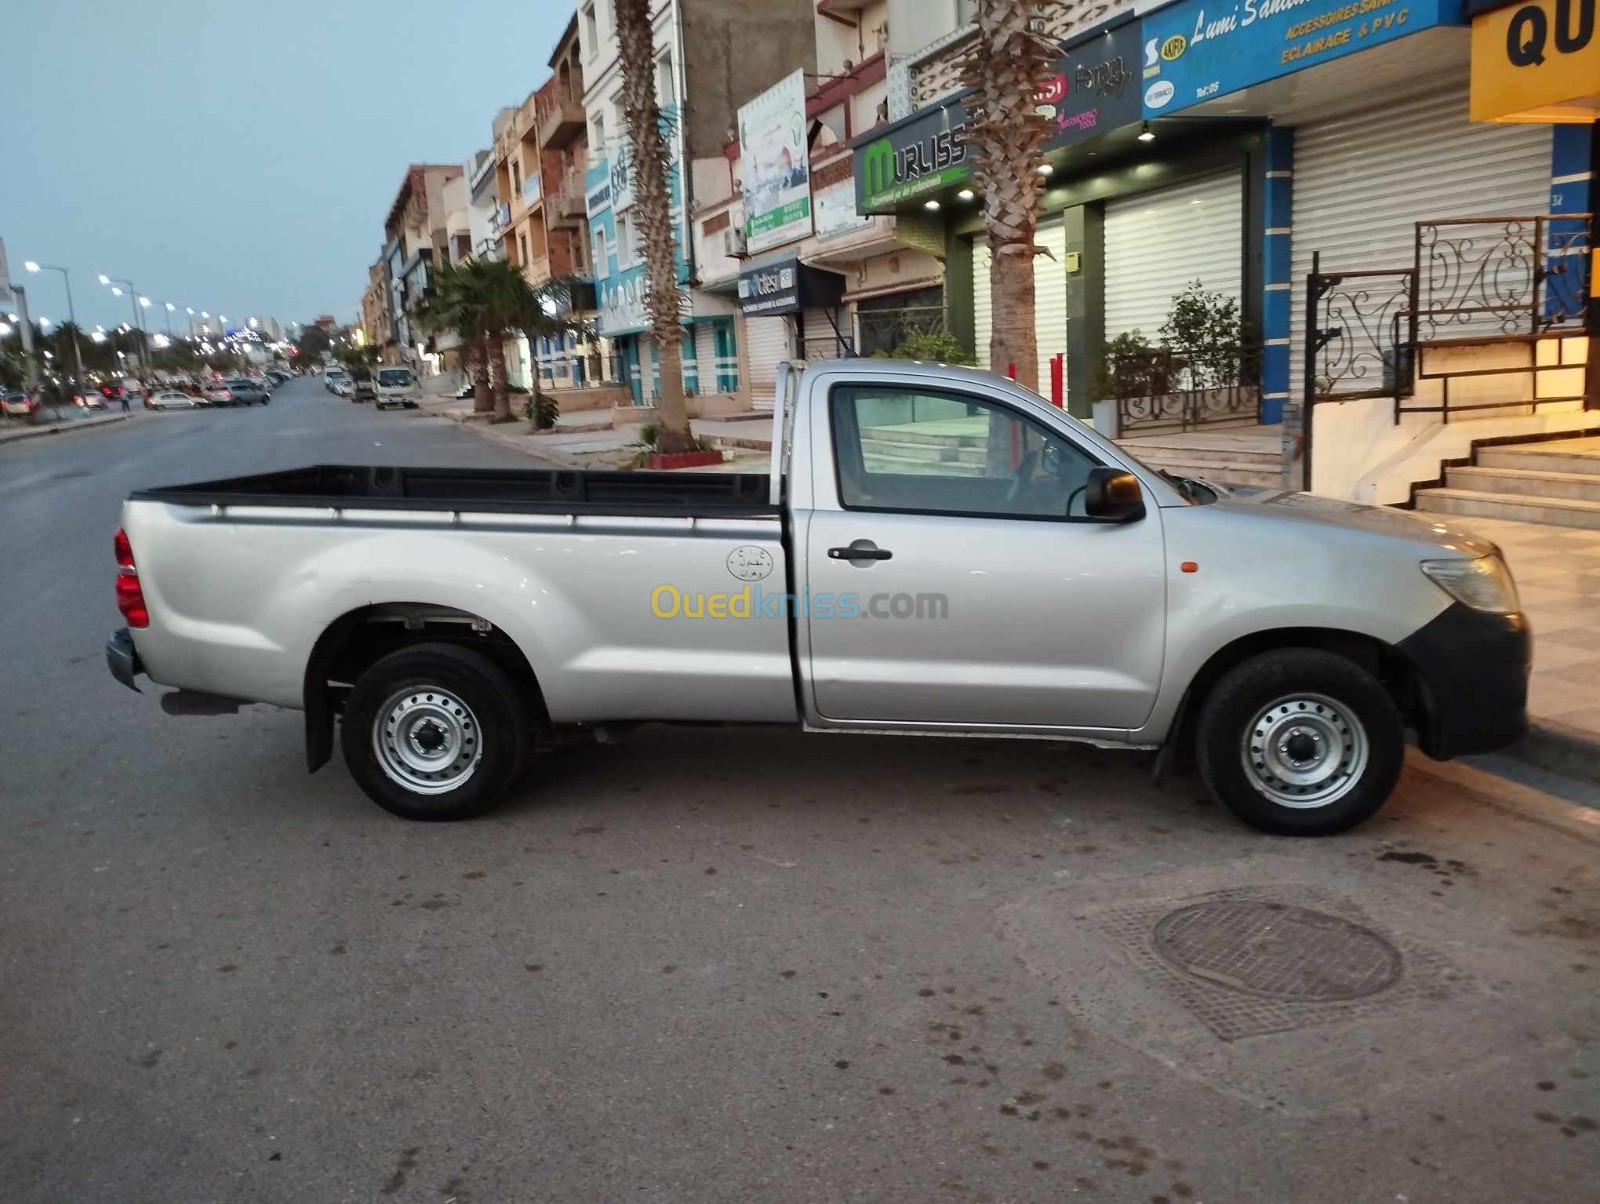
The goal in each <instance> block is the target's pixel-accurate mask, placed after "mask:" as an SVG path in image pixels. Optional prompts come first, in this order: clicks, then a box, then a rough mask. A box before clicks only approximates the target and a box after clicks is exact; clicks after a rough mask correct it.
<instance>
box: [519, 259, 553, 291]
mask: <svg viewBox="0 0 1600 1204" xmlns="http://www.w3.org/2000/svg"><path fill="white" fill-rule="evenodd" d="M522 274H523V275H524V276H525V277H527V280H528V283H529V284H531V285H533V286H534V287H535V288H537V287H538V286H539V285H541V284H543V283H544V282H545V281H546V280H548V279H550V260H549V259H548V258H547V257H545V256H543V255H536V256H534V257H533V258H532V259H530V260H528V262H527V263H525V264H523V265H522Z"/></svg>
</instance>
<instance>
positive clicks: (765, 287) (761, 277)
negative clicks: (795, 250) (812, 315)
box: [739, 259, 844, 317]
mask: <svg viewBox="0 0 1600 1204" xmlns="http://www.w3.org/2000/svg"><path fill="white" fill-rule="evenodd" d="M843 296H844V277H843V276H840V275H839V274H838V273H837V272H824V271H820V270H818V269H817V268H812V267H807V266H806V265H805V264H803V263H801V262H800V261H799V260H797V259H782V260H779V261H778V262H777V263H769V264H763V265H762V266H761V267H756V268H751V269H750V270H749V271H748V272H745V273H744V274H743V275H741V276H740V277H739V309H740V310H741V311H742V312H743V313H744V314H745V315H746V316H747V317H762V316H770V315H774V314H793V313H799V312H800V311H801V310H802V309H813V308H817V307H822V308H829V307H833V306H837V305H838V304H839V303H840V300H841V298H842V297H843Z"/></svg>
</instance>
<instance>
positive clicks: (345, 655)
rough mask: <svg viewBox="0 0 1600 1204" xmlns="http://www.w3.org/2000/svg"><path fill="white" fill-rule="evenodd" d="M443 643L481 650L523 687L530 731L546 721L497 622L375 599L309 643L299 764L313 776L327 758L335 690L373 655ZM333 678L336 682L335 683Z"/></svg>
mask: <svg viewBox="0 0 1600 1204" xmlns="http://www.w3.org/2000/svg"><path fill="white" fill-rule="evenodd" d="M441 641H443V642H447V643H455V644H460V645H461V646H462V647H465V648H473V649H476V650H477V651H479V652H482V653H484V654H485V655H487V656H488V657H489V658H490V659H491V660H493V661H494V662H495V663H496V664H497V665H499V667H500V668H501V669H503V670H504V671H505V672H506V674H507V675H508V676H509V677H510V678H511V679H512V681H514V682H516V683H517V685H518V686H519V688H521V690H522V691H523V695H524V701H525V702H526V704H527V706H528V714H529V716H530V717H531V718H532V719H533V721H534V724H535V727H536V728H542V727H544V726H546V725H548V723H549V714H548V712H547V710H546V708H545V704H544V696H543V694H542V693H541V692H540V689H539V680H538V676H537V675H536V674H535V673H534V670H533V666H532V664H531V663H530V662H529V660H528V657H527V654H526V653H525V652H524V651H523V650H522V647H521V646H520V645H519V644H518V643H517V642H516V640H514V639H512V638H511V636H509V635H508V634H507V633H506V632H505V631H504V630H503V629H502V628H501V627H499V626H497V625H496V624H494V623H493V622H491V621H490V620H488V619H486V618H484V617H483V616H481V615H477V614H473V613H472V612H471V611H467V610H462V609H460V608H458V607H454V606H443V605H439V604H436V603H428V602H383V603H376V604H372V605H367V606H361V607H357V608H356V609H354V610H351V611H347V612H346V613H345V614H342V615H340V616H339V617H338V618H337V619H335V620H334V621H333V622H332V623H330V624H328V626H327V627H325V628H324V629H323V631H322V634H321V635H319V636H318V637H317V640H316V643H315V644H313V645H312V648H311V655H310V656H309V657H308V658H307V660H306V670H305V679H304V683H303V686H302V691H303V697H304V700H305V724H306V768H307V769H308V770H310V771H311V772H313V773H315V772H316V771H317V770H318V769H321V768H322V766H324V765H326V764H327V763H328V760H329V758H330V757H332V755H333V739H334V731H333V721H334V716H335V715H336V714H338V713H339V711H340V709H341V703H342V696H341V692H342V689H343V688H344V687H345V686H348V685H349V684H353V683H354V681H355V679H356V678H357V677H359V676H360V675H361V674H362V673H363V672H364V671H365V670H366V669H367V668H368V667H369V666H370V665H372V664H373V663H374V662H375V661H377V660H378V659H379V658H380V657H383V656H386V655H388V654H389V653H390V652H394V651H395V650H397V649H400V648H404V647H407V646H408V645H411V644H421V643H438V642H441ZM335 683H339V684H335Z"/></svg>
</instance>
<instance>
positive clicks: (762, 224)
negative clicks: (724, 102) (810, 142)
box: [739, 71, 811, 252]
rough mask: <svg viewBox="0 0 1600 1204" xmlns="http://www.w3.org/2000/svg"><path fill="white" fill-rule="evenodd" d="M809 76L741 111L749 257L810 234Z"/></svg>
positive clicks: (781, 85) (794, 78) (782, 84)
mask: <svg viewBox="0 0 1600 1204" xmlns="http://www.w3.org/2000/svg"><path fill="white" fill-rule="evenodd" d="M806 128H807V123H806V77H805V72H803V71H796V72H794V73H793V74H792V75H789V76H787V77H785V78H784V79H782V80H780V81H779V82H778V83H777V84H775V85H773V86H772V87H771V88H768V89H767V90H766V91H765V92H763V93H761V95H759V96H757V97H756V98H755V99H754V100H752V101H750V102H749V103H748V104H745V105H742V106H740V108H739V147H740V157H741V165H740V171H741V173H742V175H743V180H744V230H745V242H746V245H747V246H748V247H749V249H750V251H751V252H756V251H764V250H766V249H767V248H768V247H777V246H782V245H783V244H784V243H786V242H794V241H795V240H796V239H801V238H804V237H805V236H806V235H808V234H810V233H811V177H810V171H809V168H808V164H809V161H810V160H809V154H808V152H807V150H806Z"/></svg>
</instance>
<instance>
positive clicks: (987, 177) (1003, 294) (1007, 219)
mask: <svg viewBox="0 0 1600 1204" xmlns="http://www.w3.org/2000/svg"><path fill="white" fill-rule="evenodd" d="M1095 7H1097V5H1096V4H1095V3H1094V2H1093V0H1088V2H1085V0H978V3H977V13H976V20H977V25H978V36H977V39H976V40H975V41H974V42H973V44H972V46H971V47H970V48H969V49H968V51H967V58H966V62H965V64H964V71H965V77H966V78H965V82H966V83H967V84H969V85H971V86H972V87H973V88H974V89H975V91H974V92H973V93H972V95H970V96H969V97H968V98H967V147H968V153H969V154H970V155H971V156H972V174H973V178H974V179H975V180H976V181H977V184H978V187H979V188H981V189H982V190H983V222H984V227H985V229H986V231H987V233H988V235H989V249H990V254H991V260H990V268H989V296H990V301H991V304H992V306H993V313H994V324H993V327H992V333H991V334H990V337H989V365H990V367H991V368H993V369H994V370H995V371H997V372H998V371H1003V370H1004V368H1005V366H1006V365H1008V364H1015V365H1016V369H1017V383H1018V384H1021V385H1025V386H1027V387H1028V388H1030V389H1033V390H1035V391H1037V390H1038V388H1039V343H1038V338H1037V336H1036V335H1035V333H1034V308H1033V257H1034V256H1035V255H1042V254H1047V253H1048V252H1046V251H1045V249H1044V248H1043V247H1041V246H1037V245H1036V244H1035V243H1034V234H1035V232H1036V231H1037V228H1038V204H1039V188H1040V185H1041V183H1042V178H1041V177H1040V176H1039V174H1038V172H1037V171H1036V170H1035V169H1036V168H1037V167H1038V166H1039V157H1040V156H1039V151H1040V148H1041V147H1042V146H1043V145H1044V142H1045V140H1046V139H1047V138H1048V137H1049V135H1050V126H1049V122H1048V121H1047V119H1046V118H1045V117H1043V116H1042V115H1040V114H1039V113H1038V112H1037V111H1036V106H1035V101H1034V97H1035V96H1036V95H1037V94H1038V93H1039V91H1040V89H1041V88H1042V87H1043V86H1044V84H1045V83H1046V82H1048V80H1049V79H1050V76H1051V75H1052V73H1053V71H1054V68H1055V63H1056V60H1057V59H1058V58H1059V57H1060V55H1061V50H1060V45H1059V43H1058V42H1056V41H1055V40H1054V38H1052V37H1051V36H1047V35H1046V33H1045V25H1046V22H1047V21H1048V25H1049V27H1050V31H1051V33H1052V34H1053V35H1054V37H1056V38H1059V37H1064V36H1066V31H1067V30H1068V29H1070V28H1071V27H1072V26H1074V25H1076V24H1080V23H1081V21H1082V19H1083V14H1086V13H1088V12H1089V11H1091V10H1092V9H1094V8H1095ZM1072 9H1077V10H1078V12H1076V13H1073V12H1072V11H1071V10H1072ZM1064 10H1065V11H1064ZM980 354H981V352H980Z"/></svg>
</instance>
